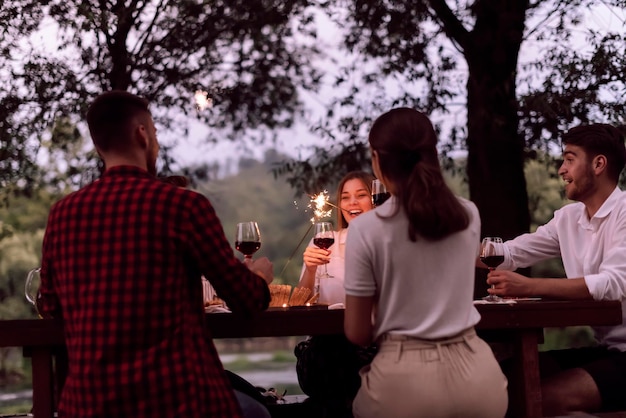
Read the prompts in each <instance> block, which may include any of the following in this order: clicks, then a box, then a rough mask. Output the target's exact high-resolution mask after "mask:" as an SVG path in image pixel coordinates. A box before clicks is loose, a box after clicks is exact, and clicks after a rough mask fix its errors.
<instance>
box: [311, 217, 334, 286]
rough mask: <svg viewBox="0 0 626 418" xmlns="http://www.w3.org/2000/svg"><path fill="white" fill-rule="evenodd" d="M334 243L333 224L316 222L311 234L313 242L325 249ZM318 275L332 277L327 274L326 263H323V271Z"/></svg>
mask: <svg viewBox="0 0 626 418" xmlns="http://www.w3.org/2000/svg"><path fill="white" fill-rule="evenodd" d="M334 243H335V233H334V232H333V224H332V223H330V222H316V223H315V235H313V244H314V245H316V246H317V247H319V248H322V249H324V250H327V249H328V248H329V247H330V246H331V245H333V244H334ZM320 277H323V278H330V277H333V276H331V275H330V274H328V268H327V267H326V264H324V273H322V274H321V276H320Z"/></svg>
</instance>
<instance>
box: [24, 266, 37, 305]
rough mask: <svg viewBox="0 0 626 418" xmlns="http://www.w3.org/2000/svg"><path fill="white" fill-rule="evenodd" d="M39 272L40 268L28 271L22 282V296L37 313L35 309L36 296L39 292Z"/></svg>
mask: <svg viewBox="0 0 626 418" xmlns="http://www.w3.org/2000/svg"><path fill="white" fill-rule="evenodd" d="M40 272H41V268H36V269H32V270H31V271H29V272H28V276H26V282H25V283H24V296H26V300H27V301H29V302H30V303H31V304H32V305H33V306H34V307H35V310H36V311H37V313H39V310H38V309H37V296H38V294H39V284H40V283H41V277H40V276H39V273H40Z"/></svg>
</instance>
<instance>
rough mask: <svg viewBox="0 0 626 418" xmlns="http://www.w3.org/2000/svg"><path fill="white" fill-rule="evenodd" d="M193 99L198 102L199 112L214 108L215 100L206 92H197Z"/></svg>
mask: <svg viewBox="0 0 626 418" xmlns="http://www.w3.org/2000/svg"><path fill="white" fill-rule="evenodd" d="M193 98H194V100H195V101H196V109H198V110H204V109H207V108H210V107H213V99H211V98H210V97H209V93H207V92H206V91H203V90H196V93H195V94H194V95H193Z"/></svg>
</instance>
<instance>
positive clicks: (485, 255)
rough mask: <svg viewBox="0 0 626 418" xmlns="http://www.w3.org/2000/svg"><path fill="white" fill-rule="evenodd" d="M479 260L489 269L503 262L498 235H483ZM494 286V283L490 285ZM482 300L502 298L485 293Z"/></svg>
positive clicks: (491, 269)
mask: <svg viewBox="0 0 626 418" xmlns="http://www.w3.org/2000/svg"><path fill="white" fill-rule="evenodd" d="M480 261H482V262H483V263H484V264H486V265H487V268H488V269H489V271H493V270H495V268H496V267H498V266H499V265H500V264H502V263H503V262H504V246H503V245H502V238H499V237H485V238H483V240H482V242H481V243H480ZM491 288H492V289H493V288H494V285H491ZM483 300H486V301H489V302H500V301H502V298H501V297H500V296H497V295H487V296H485V297H484V298H483Z"/></svg>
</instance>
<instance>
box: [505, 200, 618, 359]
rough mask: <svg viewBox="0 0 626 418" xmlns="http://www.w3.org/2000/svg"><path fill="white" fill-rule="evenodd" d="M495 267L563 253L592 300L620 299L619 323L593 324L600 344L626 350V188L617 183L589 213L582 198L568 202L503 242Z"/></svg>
mask: <svg viewBox="0 0 626 418" xmlns="http://www.w3.org/2000/svg"><path fill="white" fill-rule="evenodd" d="M504 247H505V261H504V263H502V264H501V265H500V266H499V267H498V268H499V269H506V270H515V269H517V268H520V267H529V266H531V265H532V264H535V263H536V262H537V261H540V260H544V259H547V258H554V257H558V256H561V258H562V260H563V266H564V267H565V273H566V275H567V277H568V278H581V277H583V278H584V280H585V283H586V285H587V288H588V289H589V293H590V294H591V296H592V297H593V298H594V299H596V300H621V301H622V325H618V326H612V327H593V329H594V332H595V336H596V339H597V340H598V341H599V342H600V343H601V344H603V345H606V346H608V347H612V348H616V349H619V350H620V351H626V326H625V325H624V324H626V321H625V320H624V319H625V318H626V193H624V192H622V191H621V190H620V189H619V188H615V190H614V191H613V193H611V195H610V196H609V198H608V199H607V200H606V201H605V202H604V204H603V205H602V206H601V207H600V209H599V210H598V211H597V212H596V214H595V215H594V216H593V217H592V218H591V219H589V218H588V216H587V212H586V210H585V205H584V204H583V203H580V202H577V203H571V204H568V205H566V206H564V207H563V208H561V209H559V210H557V211H556V212H555V213H554V218H552V220H551V221H550V222H548V223H547V224H545V225H543V226H540V227H539V228H537V231H536V232H534V233H530V234H524V235H521V236H519V237H517V238H515V239H513V240H511V241H507V242H506V243H504Z"/></svg>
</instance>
